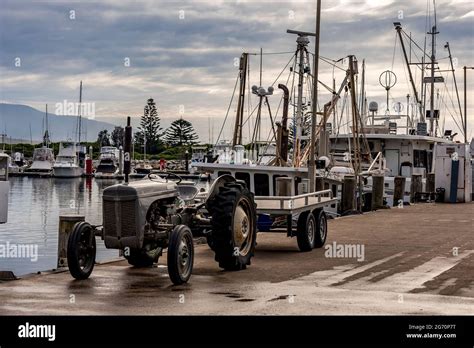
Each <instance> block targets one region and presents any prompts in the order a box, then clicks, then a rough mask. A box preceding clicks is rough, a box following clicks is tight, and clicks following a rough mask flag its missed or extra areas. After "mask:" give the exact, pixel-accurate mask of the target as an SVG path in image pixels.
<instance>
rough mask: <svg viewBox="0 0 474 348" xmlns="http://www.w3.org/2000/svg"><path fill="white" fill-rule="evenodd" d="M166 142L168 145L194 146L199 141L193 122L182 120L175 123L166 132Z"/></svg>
mask: <svg viewBox="0 0 474 348" xmlns="http://www.w3.org/2000/svg"><path fill="white" fill-rule="evenodd" d="M164 140H165V142H166V143H167V144H168V145H172V146H175V145H179V146H181V145H192V144H194V143H196V140H198V135H197V134H196V132H195V130H194V128H193V125H192V124H191V122H189V121H186V120H184V119H182V118H180V119H179V120H175V121H173V123H171V126H170V127H169V128H168V129H167V130H166V132H165V136H164Z"/></svg>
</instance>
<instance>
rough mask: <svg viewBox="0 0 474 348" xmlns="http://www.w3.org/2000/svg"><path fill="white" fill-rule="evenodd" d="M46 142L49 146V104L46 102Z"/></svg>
mask: <svg viewBox="0 0 474 348" xmlns="http://www.w3.org/2000/svg"><path fill="white" fill-rule="evenodd" d="M45 127H46V131H45V143H46V147H49V125H48V104H46V118H45Z"/></svg>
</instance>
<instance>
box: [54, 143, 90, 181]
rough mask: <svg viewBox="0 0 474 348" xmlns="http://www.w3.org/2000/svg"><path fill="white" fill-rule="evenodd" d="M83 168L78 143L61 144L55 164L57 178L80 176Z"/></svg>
mask: <svg viewBox="0 0 474 348" xmlns="http://www.w3.org/2000/svg"><path fill="white" fill-rule="evenodd" d="M82 173H83V169H82V168H81V167H80V165H79V157H78V151H77V147H76V144H74V143H71V142H67V143H60V144H59V153H58V156H57V157H56V161H55V162H54V165H53V174H54V176H55V177H57V178H78V177H80V176H82Z"/></svg>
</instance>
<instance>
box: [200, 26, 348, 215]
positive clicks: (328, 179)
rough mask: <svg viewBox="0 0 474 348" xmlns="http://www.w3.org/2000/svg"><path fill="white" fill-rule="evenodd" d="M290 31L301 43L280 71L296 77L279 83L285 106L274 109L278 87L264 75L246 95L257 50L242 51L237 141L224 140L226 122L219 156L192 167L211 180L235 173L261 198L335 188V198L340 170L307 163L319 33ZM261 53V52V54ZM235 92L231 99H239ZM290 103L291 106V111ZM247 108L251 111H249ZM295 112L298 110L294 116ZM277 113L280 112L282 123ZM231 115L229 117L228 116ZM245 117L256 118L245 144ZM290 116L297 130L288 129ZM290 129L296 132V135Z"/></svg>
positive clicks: (333, 207)
mask: <svg viewBox="0 0 474 348" xmlns="http://www.w3.org/2000/svg"><path fill="white" fill-rule="evenodd" d="M287 33H289V34H292V35H296V36H297V39H296V44H297V48H296V51H295V52H294V54H293V55H292V57H291V59H290V62H289V63H288V64H287V65H286V66H285V67H284V68H283V70H282V72H281V73H280V74H279V76H281V75H282V73H283V72H284V71H285V70H286V69H287V68H288V66H290V67H291V68H290V69H289V73H288V76H287V77H286V76H285V78H284V81H285V80H286V82H288V81H292V83H291V85H288V86H287V85H286V84H283V83H280V84H278V88H279V90H281V92H282V93H281V102H282V105H283V106H282V108H280V107H278V109H277V113H278V111H280V112H281V115H277V114H273V111H272V109H271V104H272V100H273V99H272V98H275V97H274V92H275V89H274V88H273V86H270V87H268V88H264V87H262V86H261V84H262V83H261V78H260V87H259V86H256V85H255V86H252V88H251V95H250V94H249V95H248V96H246V91H247V88H246V84H247V82H248V81H247V78H248V64H249V62H248V60H249V59H250V58H249V57H250V56H251V55H255V54H250V53H243V54H242V56H241V58H240V66H239V75H238V80H239V81H238V82H240V88H239V91H240V92H239V95H238V99H237V113H236V117H235V125H234V127H233V130H234V132H233V138H232V142H230V141H227V140H225V139H220V136H221V134H222V133H223V130H225V129H226V128H228V126H227V127H226V124H225V123H224V124H223V126H222V129H221V132H220V134H219V137H218V140H217V141H216V144H215V145H214V160H212V161H204V162H194V163H192V164H191V166H192V167H193V168H195V169H196V171H197V172H199V173H203V174H208V175H210V178H211V180H212V179H215V178H216V177H218V176H221V175H224V174H230V175H232V176H233V177H235V178H236V179H238V180H242V181H244V182H245V183H246V184H247V186H248V187H249V189H250V191H252V192H253V193H254V194H255V196H258V197H274V196H298V195H304V194H311V193H312V192H315V191H321V190H331V192H332V194H333V196H334V197H337V196H339V197H340V195H341V187H342V181H341V180H340V177H339V176H338V175H336V174H335V173H334V172H331V171H330V170H329V164H330V163H329V161H327V162H326V161H322V162H318V167H317V168H314V166H313V168H310V167H308V165H307V163H308V156H309V147H310V144H312V141H310V137H309V136H308V134H305V133H304V130H303V127H304V126H303V118H306V117H307V116H308V113H309V109H310V108H311V107H312V101H313V100H314V99H313V92H312V90H313V87H311V86H312V73H311V71H312V65H311V63H310V58H309V57H310V53H309V51H308V48H307V46H308V44H309V37H314V36H315V34H314V33H308V32H302V31H295V30H287ZM256 55H258V54H256ZM262 55H263V53H262V51H261V52H260V57H262ZM260 70H262V68H260ZM282 79H283V78H282ZM295 80H296V81H295ZM274 84H276V81H275V82H274ZM248 90H250V89H248ZM233 97H234V96H233ZM233 97H232V98H231V99H234V98H233ZM246 97H247V98H249V99H250V98H251V97H253V98H257V106H256V107H255V108H254V109H253V111H251V110H247V111H246V110H245V105H246V101H245V98H246ZM290 107H291V108H292V110H291V111H292V112H291V113H290V110H289V109H290ZM265 109H267V110H265ZM245 112H247V114H246V115H245V116H244V114H245ZM264 113H267V114H268V116H267V118H264ZM290 114H292V115H293V118H292V119H291V120H290V117H289V115H290ZM277 117H279V120H278V122H277ZM226 119H228V117H227V115H226ZM245 119H247V121H248V120H250V119H253V120H254V121H255V123H254V124H253V125H252V126H250V127H249V133H251V134H249V140H250V142H249V143H248V144H247V145H245V146H244V144H243V135H242V133H243V129H244V126H245V122H246V121H245ZM265 121H270V127H269V128H270V134H269V136H268V137H267V138H268V140H263V137H262V135H261V133H262V132H263V127H262V123H264V122H265ZM290 121H291V123H292V124H291V131H292V132H290V128H289V123H290ZM290 133H292V134H291V136H290ZM317 136H318V133H317V134H315V137H314V138H313V139H314V140H315V139H316V137H317ZM315 141H316V140H315ZM304 158H306V159H304ZM315 165H316V163H315ZM313 170H314V173H313ZM313 175H314V176H313ZM312 176H313V179H314V180H313V182H315V187H313V188H312V187H311V177H312ZM325 211H326V212H327V213H328V214H334V215H336V214H337V211H338V208H337V202H334V203H333V204H331V206H330V207H325ZM260 218H261V219H263V220H265V221H268V218H269V217H264V216H261V217H260Z"/></svg>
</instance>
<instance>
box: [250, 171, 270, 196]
mask: <svg viewBox="0 0 474 348" xmlns="http://www.w3.org/2000/svg"><path fill="white" fill-rule="evenodd" d="M254 180H255V195H256V196H269V195H270V185H269V183H268V174H259V173H256V174H255V176H254Z"/></svg>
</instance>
